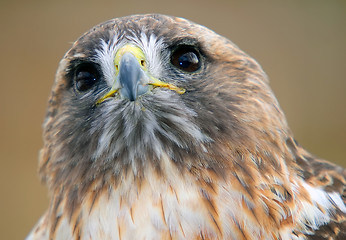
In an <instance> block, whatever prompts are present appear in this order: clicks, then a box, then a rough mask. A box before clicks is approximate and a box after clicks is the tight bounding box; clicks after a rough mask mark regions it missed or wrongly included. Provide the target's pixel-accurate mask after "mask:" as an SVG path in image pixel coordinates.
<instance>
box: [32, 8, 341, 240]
mask: <svg viewBox="0 0 346 240" xmlns="http://www.w3.org/2000/svg"><path fill="white" fill-rule="evenodd" d="M39 165H40V174H41V176H42V178H43V181H45V182H46V184H47V185H48V187H49V190H50V193H51V195H52V197H51V204H50V209H49V211H48V212H47V213H46V215H45V216H44V217H43V218H42V220H41V221H40V223H39V225H38V227H37V228H36V229H35V230H34V234H36V233H37V232H40V231H42V233H40V234H42V235H44V236H46V237H47V239H48V236H49V238H55V237H57V236H64V237H63V238H62V239H66V238H72V236H75V237H80V238H83V236H85V237H88V236H90V238H99V237H100V236H105V237H104V238H107V237H108V238H113V237H115V236H118V237H119V238H121V237H122V236H125V237H124V238H126V236H127V237H128V238H129V239H141V238H157V239H164V237H167V236H170V237H171V238H176V239H183V238H184V239H185V238H186V239H195V238H196V239H199V238H202V239H204V238H208V239H209V237H210V239H292V238H294V239H295V238H296V239H298V238H299V237H300V236H301V235H302V234H310V233H312V232H313V231H315V230H317V229H318V228H319V226H321V225H323V224H326V223H328V222H332V223H333V224H337V223H336V222H338V221H340V219H341V220H342V219H345V212H346V207H345V205H344V203H343V200H342V199H341V197H340V196H341V194H342V192H343V191H344V190H343V189H344V186H345V178H344V176H345V175H346V174H345V171H344V170H343V169H341V168H338V167H336V166H334V165H331V164H329V163H327V162H324V161H321V160H318V159H314V158H313V157H312V156H311V155H310V154H309V153H308V152H306V151H305V150H304V149H302V148H301V147H299V146H298V145H297V143H296V142H295V141H294V139H293V136H292V134H291V131H290V130H289V128H288V126H287V123H286V119H285V117H284V114H283V112H282V111H281V109H280V107H279V104H278V102H277V100H276V98H275V96H274V94H273V93H272V91H271V89H270V87H269V85H268V79H267V76H266V75H265V73H264V72H263V70H262V69H261V67H260V66H259V65H258V64H257V62H256V61H255V60H253V59H252V58H251V57H249V56H248V55H247V54H245V53H244V52H243V51H241V50H240V49H239V48H238V47H237V46H236V45H234V44H233V43H232V42H230V41H229V40H227V39H225V38H223V37H222V36H220V35H218V34H216V33H214V32H213V31H211V30H209V29H207V28H205V27H203V26H200V25H197V24H195V23H192V22H190V21H188V20H185V19H182V18H176V17H169V16H163V15H136V16H129V17H123V18H118V19H113V20H110V21H108V22H105V23H102V24H100V25H98V26H96V27H94V28H92V29H91V30H90V31H89V32H87V33H85V34H84V35H83V36H81V37H80V38H79V39H78V40H77V41H76V42H75V43H74V44H73V46H72V48H71V49H70V50H69V51H68V52H67V53H66V55H65V56H64V57H63V59H62V60H61V62H60V65H59V68H58V71H57V74H56V79H55V83H54V86H53V90H52V94H51V97H50V100H49V105H48V112H47V116H46V119H45V122H44V147H43V149H42V151H41V158H40V163H39ZM317 176H318V177H317ZM317 186H319V187H317ZM322 186H323V187H322ZM340 222H341V221H340ZM338 224H339V223H338ZM342 224H344V223H340V224H339V225H335V226H337V227H335V226H334V225H333V226H334V227H335V229H336V228H337V229H342V228H343V227H342ZM95 226H96V227H95ZM115 226H118V227H115ZM42 229H44V230H42ZM144 229H145V230H144ZM333 229H334V228H333ZM321 231H322V232H323V231H324V230H321ZM35 232H36V233H35ZM339 232H340V231H339V230H338V231H336V230H335V231H334V233H335V235H337V234H338V233H339ZM334 233H333V234H334ZM155 234H156V235H155ZM153 236H156V237H153ZM172 236H173V237H172ZM174 236H175V237H174ZM57 238H58V237H57ZM102 238H103V237H102Z"/></svg>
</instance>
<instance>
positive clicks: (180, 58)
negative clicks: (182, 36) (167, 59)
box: [171, 46, 201, 72]
mask: <svg viewBox="0 0 346 240" xmlns="http://www.w3.org/2000/svg"><path fill="white" fill-rule="evenodd" d="M171 63H172V64H173V65H174V66H175V67H177V68H179V69H181V70H183V71H185V72H195V71H197V70H198V69H199V68H200V67H201V61H200V55H199V53H198V52H197V51H196V50H195V49H194V48H192V47H190V46H180V47H179V48H178V49H176V50H175V51H174V52H173V54H172V56H171Z"/></svg>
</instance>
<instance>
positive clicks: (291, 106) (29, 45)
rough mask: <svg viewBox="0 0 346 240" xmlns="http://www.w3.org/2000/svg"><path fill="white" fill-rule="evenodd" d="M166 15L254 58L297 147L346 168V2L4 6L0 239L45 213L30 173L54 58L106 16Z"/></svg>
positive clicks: (20, 232) (0, 15) (40, 189)
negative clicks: (190, 23)
mask: <svg viewBox="0 0 346 240" xmlns="http://www.w3.org/2000/svg"><path fill="white" fill-rule="evenodd" d="M151 12H158V13H165V14H169V15H176V16H182V17H185V18H188V19H191V20H193V21H195V22H198V23H200V24H203V25H205V26H207V27H209V28H211V29H213V30H215V31H216V32H218V33H220V34H222V35H224V36H226V37H228V38H230V39H231V40H232V41H233V42H235V43H236V44H237V45H238V46H240V47H241V48H242V49H243V50H245V51H246V52H248V53H249V54H250V55H252V56H253V57H254V58H256V59H257V60H258V61H259V62H260V63H261V65H262V66H263V68H264V69H265V71H266V72H267V73H268V75H269V76H270V79H271V85H272V88H273V90H274V92H275V93H276V96H277V97H278V99H279V102H280V103H281V106H282V108H283V109H284V111H285V113H286V115H287V118H288V121H289V123H290V126H291V128H292V130H293V132H294V133H295V136H296V138H297V139H298V141H299V142H300V143H301V144H302V145H304V146H305V147H306V148H307V149H308V150H309V151H311V152H313V153H315V154H316V155H319V156H321V157H323V158H326V159H330V160H331V161H334V162H337V163H339V164H341V165H343V166H346V162H345V155H346V145H345V143H346V124H345V123H346V93H345V92H346V27H345V26H346V1H344V0H340V1H334V0H328V1H326V0H290V1H283V0H265V1H258V0H253V1H248V0H247V1H244V0H243V1H226V0H224V1H221V0H203V1H196V0H183V1H181V0H174V1H167V2H165V1H154V0H145V1H133V0H122V1H110V0H109V1H106V0H103V1H82V0H80V1H63V0H59V1H43V0H42V1H10V0H8V1H3V0H2V1H1V2H0V26H1V35H0V54H1V55H0V68H1V71H0V81H1V87H0V112H1V115H0V137H1V139H0V161H1V167H0V171H1V172H0V184H1V185H0V189H1V197H0V201H1V202H0V206H1V208H0V211H1V212H0V235H1V237H0V238H1V239H23V238H24V236H25V235H26V234H27V233H28V232H29V230H30V229H31V228H32V226H33V225H34V223H35V222H36V221H37V219H38V218H39V216H40V215H41V214H42V213H43V211H44V210H45V209H46V208H47V205H48V198H47V191H46V188H45V187H44V186H42V185H41V184H40V182H39V180H38V177H37V173H36V166H37V156H38V150H39V149H40V147H41V145H42V140H41V133H42V131H41V123H42V121H43V117H44V113H45V108H46V102H47V98H48V95H49V92H50V87H51V85H52V82H53V78H54V74H55V70H56V67H57V65H58V61H59V59H60V58H61V57H62V56H63V54H64V53H65V51H66V50H67V49H68V48H69V47H70V45H71V42H73V41H74V40H75V39H76V38H77V37H78V36H79V35H80V34H82V33H83V32H84V31H86V30H88V29H89V28H90V27H92V26H93V25H95V24H97V23H99V22H102V21H105V20H107V19H110V18H113V17H119V16H124V15H129V14H133V13H151Z"/></svg>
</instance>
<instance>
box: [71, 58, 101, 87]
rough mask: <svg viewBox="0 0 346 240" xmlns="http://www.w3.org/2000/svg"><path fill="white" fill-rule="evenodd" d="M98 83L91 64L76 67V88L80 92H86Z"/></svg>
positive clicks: (95, 71)
mask: <svg viewBox="0 0 346 240" xmlns="http://www.w3.org/2000/svg"><path fill="white" fill-rule="evenodd" d="M97 81H98V74H97V69H96V68H95V66H94V65H93V64H91V63H86V64H82V65H80V66H78V68H77V70H76V72H75V82H76V88H77V89H78V90H79V91H81V92H84V91H87V90H89V89H90V88H92V87H93V86H94V85H95V83H96V82H97Z"/></svg>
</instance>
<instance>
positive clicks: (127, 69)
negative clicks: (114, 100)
mask: <svg viewBox="0 0 346 240" xmlns="http://www.w3.org/2000/svg"><path fill="white" fill-rule="evenodd" d="M144 79H145V73H144V72H143V70H142V69H141V67H140V65H139V63H138V60H137V58H136V57H135V56H134V55H133V54H132V53H130V52H126V53H124V55H123V56H122V58H121V60H120V63H119V79H118V81H119V83H120V87H121V88H120V94H121V96H123V97H124V98H127V99H129V100H130V101H135V100H136V99H137V96H140V95H142V94H144V93H146V92H147V91H148V89H149V87H148V85H147V84H145V83H144V81H143V80H144Z"/></svg>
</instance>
